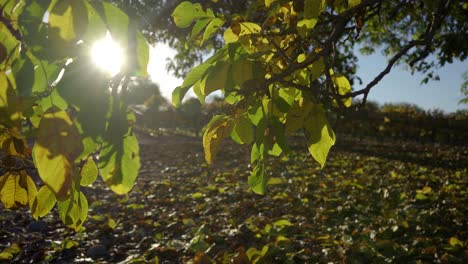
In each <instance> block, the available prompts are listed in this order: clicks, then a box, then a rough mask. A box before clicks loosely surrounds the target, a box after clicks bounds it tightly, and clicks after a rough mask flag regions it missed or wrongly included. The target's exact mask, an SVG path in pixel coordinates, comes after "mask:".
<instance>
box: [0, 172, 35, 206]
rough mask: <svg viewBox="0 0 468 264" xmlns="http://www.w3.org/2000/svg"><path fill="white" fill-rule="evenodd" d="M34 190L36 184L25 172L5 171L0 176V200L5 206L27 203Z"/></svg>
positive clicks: (32, 197)
mask: <svg viewBox="0 0 468 264" xmlns="http://www.w3.org/2000/svg"><path fill="white" fill-rule="evenodd" d="M36 192H37V190H36V185H35V184H34V182H33V181H32V180H31V179H30V178H29V176H28V175H27V174H26V173H25V172H20V173H9V172H7V173H6V174H4V175H2V176H1V177H0V200H1V202H2V203H3V205H4V206H5V208H15V207H18V206H26V205H28V203H29V201H31V200H32V199H34V196H35V195H36Z"/></svg>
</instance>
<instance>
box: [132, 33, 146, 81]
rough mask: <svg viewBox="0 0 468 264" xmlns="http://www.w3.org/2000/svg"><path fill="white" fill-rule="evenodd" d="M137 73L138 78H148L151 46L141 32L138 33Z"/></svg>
mask: <svg viewBox="0 0 468 264" xmlns="http://www.w3.org/2000/svg"><path fill="white" fill-rule="evenodd" d="M136 35H137V38H136V40H137V41H136V42H137V46H136V56H137V69H136V70H137V71H136V73H135V75H136V76H140V77H147V76H148V62H149V44H148V42H147V41H146V39H145V37H144V36H143V34H141V32H137V34H136Z"/></svg>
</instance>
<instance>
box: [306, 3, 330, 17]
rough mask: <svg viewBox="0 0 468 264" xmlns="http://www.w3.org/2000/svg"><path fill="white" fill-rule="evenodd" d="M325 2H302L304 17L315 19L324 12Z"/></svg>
mask: <svg viewBox="0 0 468 264" xmlns="http://www.w3.org/2000/svg"><path fill="white" fill-rule="evenodd" d="M325 7H326V2H325V0H305V2H304V17H305V18H307V19H310V18H314V19H317V18H318V17H319V15H320V14H321V13H322V12H323V11H324V10H325Z"/></svg>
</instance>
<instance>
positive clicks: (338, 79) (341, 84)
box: [332, 73, 352, 107]
mask: <svg viewBox="0 0 468 264" xmlns="http://www.w3.org/2000/svg"><path fill="white" fill-rule="evenodd" d="M332 81H333V84H334V85H335V86H336V87H337V89H338V93H339V94H340V95H345V94H347V93H350V92H351V84H350V83H349V81H348V78H346V77H345V76H343V75H341V74H337V73H335V74H333V75H332ZM351 103H352V98H351V97H348V98H346V99H344V100H343V104H344V106H346V107H350V106H351Z"/></svg>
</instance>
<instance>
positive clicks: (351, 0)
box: [348, 0, 362, 8]
mask: <svg viewBox="0 0 468 264" xmlns="http://www.w3.org/2000/svg"><path fill="white" fill-rule="evenodd" d="M361 2H362V0H348V6H349V7H350V8H351V7H355V6H357V5H359V4H360V3H361Z"/></svg>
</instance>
